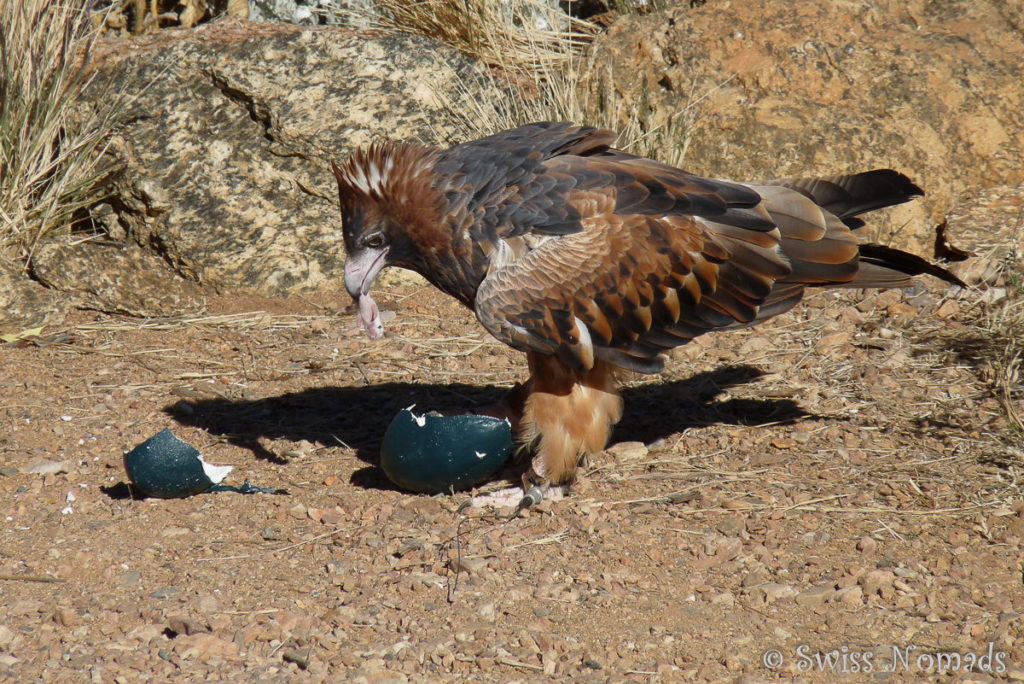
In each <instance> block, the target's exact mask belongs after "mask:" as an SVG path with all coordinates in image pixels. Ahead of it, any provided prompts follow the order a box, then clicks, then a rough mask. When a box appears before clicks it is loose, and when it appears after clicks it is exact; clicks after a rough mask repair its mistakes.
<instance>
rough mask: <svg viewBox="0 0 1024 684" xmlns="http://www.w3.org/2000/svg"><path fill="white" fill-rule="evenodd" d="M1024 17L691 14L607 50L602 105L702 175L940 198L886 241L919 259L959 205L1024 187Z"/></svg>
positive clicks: (629, 25) (843, 8)
mask: <svg viewBox="0 0 1024 684" xmlns="http://www.w3.org/2000/svg"><path fill="white" fill-rule="evenodd" d="M1021 17H1024V3H1022V2H1021V1H1020V0H1010V1H1009V2H1003V1H1002V0H980V1H978V2H973V1H972V2H967V1H966V0H951V1H949V2H940V3H935V2H924V1H923V0H914V1H912V2H909V3H908V2H903V1H902V0H882V1H880V2H872V3H834V2H829V3H789V2H776V1H773V0H751V1H750V2H714V1H712V2H708V3H703V4H700V5H697V6H693V7H691V6H690V5H689V4H686V5H682V6H680V7H677V8H675V9H672V10H668V11H666V12H661V13H653V14H650V15H646V16H638V17H631V18H628V19H625V20H622V21H619V22H618V23H616V24H615V25H614V26H613V27H612V28H611V29H610V30H609V33H608V34H607V35H606V36H604V37H602V38H601V39H599V40H598V42H597V44H596V46H595V49H594V52H593V59H594V68H595V70H596V71H595V73H594V78H593V79H592V82H591V84H590V87H591V90H592V95H593V96H594V97H593V98H592V100H593V101H594V102H599V101H600V102H605V103H607V102H609V101H611V100H612V99H617V100H620V101H626V102H632V103H635V105H636V107H638V108H639V109H640V111H639V116H640V117H641V120H646V126H647V129H648V130H652V129H654V128H656V127H659V126H673V125H674V126H676V128H677V129H678V130H679V133H680V136H681V137H683V140H682V141H681V144H684V145H687V146H688V147H687V151H686V157H685V158H686V165H687V167H688V168H689V169H690V170H692V171H695V172H697V173H706V174H709V175H715V176H724V177H730V178H736V179H738V180H749V179H754V178H765V177H780V176H790V175H806V174H814V175H818V174H828V173H836V172H845V171H856V170H864V169H868V168H873V167H879V166H882V167H894V168H897V169H899V170H901V171H903V172H905V173H907V174H908V175H910V176H911V177H912V178H914V179H915V180H916V181H917V182H918V183H919V184H920V185H922V186H923V187H924V188H925V190H926V191H927V193H928V197H927V198H926V199H925V201H924V202H921V203H914V204H911V205H906V206H905V207H901V208H900V209H899V210H897V211H895V212H893V213H892V214H890V216H891V219H890V222H889V224H888V225H887V226H883V230H882V231H881V233H880V236H881V237H882V239H886V238H888V237H891V236H892V235H891V234H893V233H896V232H898V231H900V230H901V229H902V230H903V234H901V235H900V236H899V242H900V244H901V245H903V246H908V247H911V248H914V247H918V248H919V247H920V246H922V245H923V244H925V243H926V242H927V240H928V239H929V238H928V229H929V228H930V227H931V226H930V224H929V221H927V220H925V219H931V220H932V221H939V220H941V217H942V216H943V214H944V213H945V212H947V211H948V210H949V209H950V208H951V206H953V204H954V203H955V201H956V199H957V197H958V196H959V195H960V194H961V193H963V192H965V191H968V190H971V191H973V190H976V189H977V188H979V187H986V186H991V185H996V184H1002V183H1010V184H1015V183H1017V182H1019V181H1020V180H1022V179H1024V161H1022V160H1024V30H1022V21H1021ZM622 111H623V112H624V114H623V116H625V115H627V114H628V112H629V109H628V108H623V109H622ZM687 129H688V130H687ZM687 135H688V136H689V137H688V138H687V137H686V136H687ZM904 226H905V227H904ZM868 237H875V236H868Z"/></svg>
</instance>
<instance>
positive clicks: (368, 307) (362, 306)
mask: <svg viewBox="0 0 1024 684" xmlns="http://www.w3.org/2000/svg"><path fill="white" fill-rule="evenodd" d="M359 323H360V325H362V326H363V327H364V328H366V336H367V337H369V338H370V339H371V340H376V339H378V338H379V337H380V336H381V335H383V334H384V321H382V320H381V317H380V309H378V308H377V302H375V301H373V297H371V296H370V295H368V294H360V295H359Z"/></svg>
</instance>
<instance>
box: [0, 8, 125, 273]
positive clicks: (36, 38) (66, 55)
mask: <svg viewBox="0 0 1024 684" xmlns="http://www.w3.org/2000/svg"><path fill="white" fill-rule="evenodd" d="M96 31H97V29H96V25H95V24H94V23H93V22H90V10H89V7H88V3H73V2H58V3H54V2H50V1H49V0H0V258H7V259H19V260H20V261H22V262H23V263H27V262H28V261H29V259H30V258H31V256H32V252H33V250H34V249H35V247H36V245H37V244H38V243H39V241H40V239H42V238H43V236H45V235H46V234H47V233H48V232H50V231H51V230H53V229H55V228H63V227H66V226H68V225H70V224H71V222H72V220H73V218H74V216H75V214H76V212H78V211H79V210H81V209H83V208H84V207H86V206H87V205H88V204H90V203H92V202H95V201H96V200H97V199H98V194H99V188H100V187H101V186H102V184H103V181H104V178H105V177H106V175H107V173H108V172H109V171H110V169H108V168H105V167H103V166H102V165H101V164H100V163H99V158H100V156H101V155H102V153H103V151H104V144H105V140H106V133H107V131H108V128H109V124H110V117H109V114H110V113H112V112H113V107H110V108H109V109H108V110H107V113H95V112H93V113H90V114H86V115H84V117H82V118H79V117H78V112H76V110H75V107H76V103H77V102H78V100H79V95H80V94H81V92H82V90H83V89H84V88H85V87H86V86H87V85H88V84H89V82H90V80H91V78H92V77H91V76H90V75H89V74H88V72H87V69H86V67H87V64H88V59H87V58H88V54H89V50H90V48H91V46H92V42H93V40H94V39H95V37H96Z"/></svg>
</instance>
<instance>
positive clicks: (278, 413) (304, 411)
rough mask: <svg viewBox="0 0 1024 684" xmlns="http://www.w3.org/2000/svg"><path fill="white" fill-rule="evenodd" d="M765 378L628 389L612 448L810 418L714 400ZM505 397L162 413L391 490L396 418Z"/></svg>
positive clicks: (413, 395)
mask: <svg viewBox="0 0 1024 684" xmlns="http://www.w3.org/2000/svg"><path fill="white" fill-rule="evenodd" d="M763 374H764V373H763V371H761V370H758V369H757V368H754V367H753V366H747V365H735V366H725V367H722V368H717V369H715V370H711V371H704V372H701V373H697V374H696V375H693V376H691V377H689V378H687V379H685V380H676V381H668V382H662V383H657V382H655V383H650V382H645V383H641V384H637V385H635V386H628V387H624V388H623V390H622V397H623V400H624V402H625V413H624V414H623V417H622V420H621V421H620V422H619V424H618V425H617V426H616V427H615V432H614V434H613V436H612V440H611V441H612V443H614V442H621V441H640V442H644V443H646V444H650V443H652V442H656V441H657V440H659V439H662V438H665V437H667V436H669V435H672V434H676V433H680V432H683V431H684V430H686V429H688V428H693V427H701V426H708V425H716V424H726V425H751V426H753V425H765V424H769V423H771V424H776V423H791V422H795V421H797V420H798V419H800V418H804V417H808V416H809V414H808V413H806V412H805V411H804V410H803V409H801V408H800V407H799V405H798V404H797V403H796V402H795V401H792V400H790V399H728V400H725V401H716V400H715V398H716V397H718V396H719V395H721V394H722V393H723V392H724V391H725V390H727V389H728V388H730V387H734V386H737V385H743V384H747V383H750V382H753V381H754V380H756V379H757V378H759V377H761V376H762V375H763ZM507 391H508V388H505V387H497V386H493V385H490V386H479V385H466V384H443V385H442V384H419V383H409V382H389V383H382V384H377V385H366V386H363V387H319V388H311V389H307V390H303V391H301V392H291V393H288V394H282V395H280V396H276V397H267V398H264V399H256V400H232V399H226V398H213V399H201V400H197V401H192V402H189V403H188V404H187V405H183V404H182V403H181V402H179V403H178V404H174V405H172V406H167V407H165V409H164V410H165V411H166V412H167V413H168V414H170V415H171V416H173V417H174V419H175V420H177V421H178V422H179V423H181V424H183V425H191V426H194V427H199V428H201V429H203V430H206V431H207V432H209V433H211V434H214V435H219V436H223V437H225V438H227V441H228V442H229V443H231V444H234V445H236V446H240V447H242V448H245V449H249V450H251V451H252V452H253V454H254V455H255V456H256V457H257V458H263V459H266V460H269V461H273V462H275V463H287V462H288V459H287V458H285V457H283V456H281V455H279V454H277V453H274V452H273V451H271V450H270V449H268V448H267V447H266V446H264V445H263V444H262V442H261V440H262V439H287V440H290V441H300V440H306V441H309V442H313V443H319V444H324V445H326V446H347V447H351V448H353V449H355V450H356V455H357V456H358V457H359V458H360V459H361V460H363V461H365V462H366V463H367V464H370V465H369V466H368V467H367V468H363V469H360V470H358V471H356V472H355V473H354V474H353V475H352V483H353V484H356V485H358V486H361V487H366V488H374V489H394V486H393V485H391V483H390V482H389V481H388V480H387V478H386V477H385V476H384V473H383V472H382V471H381V469H380V467H379V466H378V465H377V462H378V460H379V457H378V455H379V451H380V444H381V439H382V438H383V436H384V431H385V430H386V429H387V427H388V425H389V424H390V422H391V420H392V419H393V418H394V417H395V414H396V413H397V412H398V411H400V410H401V409H403V408H406V407H408V406H411V405H416V406H417V407H419V408H420V409H422V410H425V411H431V410H437V411H458V410H468V409H471V408H472V407H477V406H486V405H489V404H493V403H496V402H497V401H499V400H500V399H501V398H502V397H503V396H504V395H505V393H506V392H507Z"/></svg>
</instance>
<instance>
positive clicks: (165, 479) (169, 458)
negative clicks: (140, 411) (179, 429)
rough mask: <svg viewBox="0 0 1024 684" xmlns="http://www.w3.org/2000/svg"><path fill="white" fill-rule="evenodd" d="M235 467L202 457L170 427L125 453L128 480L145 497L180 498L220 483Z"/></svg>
mask: <svg viewBox="0 0 1024 684" xmlns="http://www.w3.org/2000/svg"><path fill="white" fill-rule="evenodd" d="M232 467H233V466H217V465H212V464H210V463H207V462H206V461H204V460H203V456H202V454H200V453H199V450H198V449H196V448H195V447H193V446H192V445H191V444H187V443H186V442H183V441H181V440H180V439H178V438H177V437H175V436H174V433H172V432H171V431H170V430H169V429H165V430H161V431H160V432H158V433H157V434H155V435H153V436H152V437H150V438H149V439H147V440H146V441H145V442H143V443H142V444H140V445H138V446H137V447H135V448H134V449H132V450H131V451H129V452H128V453H126V454H125V455H124V469H125V470H126V471H127V472H128V479H130V480H131V481H132V483H133V484H134V485H135V486H136V487H138V489H139V491H140V492H142V493H143V494H145V495H146V496H155V497H158V498H161V499H178V498H182V497H186V496H192V495H193V494H198V493H200V492H205V491H206V490H208V489H209V488H210V487H212V486H214V485H215V484H219V483H220V482H221V480H223V479H224V478H225V477H226V476H227V474H228V473H229V472H231V469H232Z"/></svg>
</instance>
